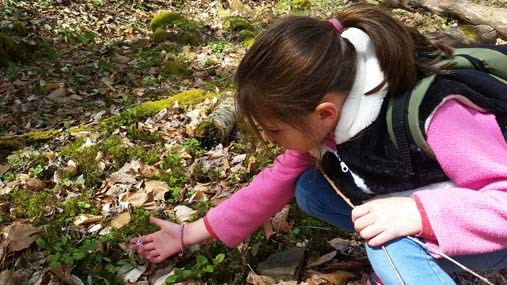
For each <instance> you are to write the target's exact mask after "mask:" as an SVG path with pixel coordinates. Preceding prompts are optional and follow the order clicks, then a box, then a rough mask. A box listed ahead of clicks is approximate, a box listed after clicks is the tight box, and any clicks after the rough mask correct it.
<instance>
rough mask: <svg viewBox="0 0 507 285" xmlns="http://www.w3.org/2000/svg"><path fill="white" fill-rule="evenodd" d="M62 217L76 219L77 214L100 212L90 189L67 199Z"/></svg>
mask: <svg viewBox="0 0 507 285" xmlns="http://www.w3.org/2000/svg"><path fill="white" fill-rule="evenodd" d="M62 208H63V212H62V215H63V216H61V218H62V219H63V220H68V219H74V218H75V217H76V216H77V215H79V214H83V213H87V214H92V215H96V214H98V213H99V210H98V209H97V207H96V205H95V204H94V203H93V197H92V195H91V192H90V191H84V192H83V193H81V194H80V195H79V196H77V197H71V198H69V199H67V200H66V201H65V202H64V204H63V207H62Z"/></svg>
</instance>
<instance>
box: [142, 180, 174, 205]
mask: <svg viewBox="0 0 507 285" xmlns="http://www.w3.org/2000/svg"><path fill="white" fill-rule="evenodd" d="M144 191H145V192H147V193H151V196H152V197H153V200H154V201H164V200H165V198H164V195H165V193H167V192H168V191H169V185H167V183H166V182H165V181H157V180H151V181H146V183H145V184H144Z"/></svg>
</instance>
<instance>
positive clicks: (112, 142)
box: [102, 136, 129, 169]
mask: <svg viewBox="0 0 507 285" xmlns="http://www.w3.org/2000/svg"><path fill="white" fill-rule="evenodd" d="M102 149H103V150H104V152H105V154H106V157H107V158H108V159H109V160H110V161H111V162H112V164H113V168H115V169H117V168H120V167H121V166H123V164H125V163H126V162H127V161H128V159H129V154H128V151H127V148H126V147H125V145H123V141H122V138H121V137H119V136H112V137H109V138H107V139H105V140H104V142H103V145H102Z"/></svg>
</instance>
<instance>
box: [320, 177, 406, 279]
mask: <svg viewBox="0 0 507 285" xmlns="http://www.w3.org/2000/svg"><path fill="white" fill-rule="evenodd" d="M319 170H320V172H321V173H322V175H323V176H324V178H325V179H326V181H327V183H329V185H331V187H332V188H333V189H334V191H335V192H336V193H337V194H338V196H340V197H341V198H342V199H343V200H344V201H345V203H347V204H348V205H349V206H350V207H351V208H352V209H354V208H355V207H356V206H355V205H354V204H352V202H350V199H349V198H347V196H345V195H344V194H343V193H342V192H341V191H340V189H338V187H336V185H335V184H334V182H333V181H332V180H331V179H330V178H329V176H327V174H326V173H325V172H324V170H323V169H322V168H320V167H319ZM382 250H383V251H384V254H385V255H386V257H387V261H389V264H391V267H392V268H393V270H394V272H395V273H396V277H397V278H398V280H399V281H400V285H405V281H403V278H401V274H400V272H399V271H398V269H397V268H396V266H395V265H394V262H393V260H392V258H391V256H390V255H389V252H387V248H386V247H385V246H384V245H382Z"/></svg>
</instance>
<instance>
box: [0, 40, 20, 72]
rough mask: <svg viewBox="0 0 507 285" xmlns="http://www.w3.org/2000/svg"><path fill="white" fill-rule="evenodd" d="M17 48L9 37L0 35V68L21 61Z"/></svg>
mask: <svg viewBox="0 0 507 285" xmlns="http://www.w3.org/2000/svg"><path fill="white" fill-rule="evenodd" d="M19 48H20V47H19V45H18V44H16V42H15V41H14V39H13V38H12V37H11V36H9V35H7V34H4V33H0V66H2V65H3V66H6V65H8V64H9V62H12V61H17V60H19V59H21V58H22V56H21V54H20V53H19Z"/></svg>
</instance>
